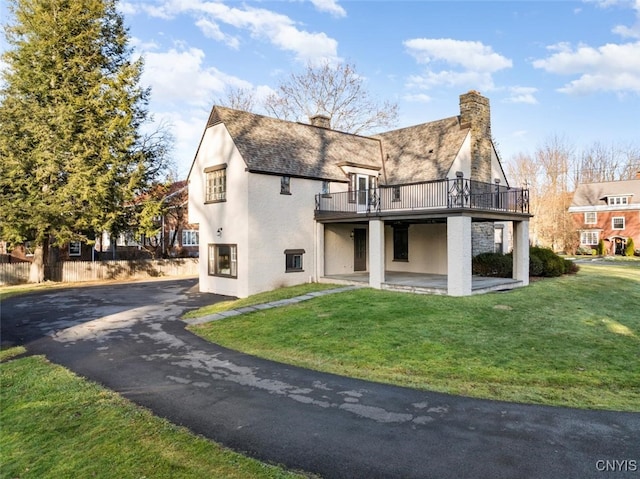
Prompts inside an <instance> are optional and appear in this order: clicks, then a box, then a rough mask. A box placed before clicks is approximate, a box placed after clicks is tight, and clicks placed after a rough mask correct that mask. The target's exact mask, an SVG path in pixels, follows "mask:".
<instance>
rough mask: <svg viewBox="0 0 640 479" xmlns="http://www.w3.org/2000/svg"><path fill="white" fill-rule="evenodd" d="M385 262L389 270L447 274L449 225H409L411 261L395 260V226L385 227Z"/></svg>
mask: <svg viewBox="0 0 640 479" xmlns="http://www.w3.org/2000/svg"><path fill="white" fill-rule="evenodd" d="M385 264H386V269H387V270H388V271H401V272H410V273H431V274H447V226H446V225H444V224H432V225H429V224H423V225H420V224H417V225H411V226H410V227H409V261H408V262H407V261H394V260H393V228H392V227H391V226H386V227H385Z"/></svg>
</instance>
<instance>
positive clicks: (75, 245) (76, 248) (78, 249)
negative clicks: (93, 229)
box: [69, 241, 82, 256]
mask: <svg viewBox="0 0 640 479" xmlns="http://www.w3.org/2000/svg"><path fill="white" fill-rule="evenodd" d="M81 254H82V243H80V241H72V242H71V243H69V256H80V255H81Z"/></svg>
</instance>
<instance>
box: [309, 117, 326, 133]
mask: <svg viewBox="0 0 640 479" xmlns="http://www.w3.org/2000/svg"><path fill="white" fill-rule="evenodd" d="M309 121H310V122H311V124H312V125H313V126H319V127H320V128H326V129H328V130H330V129H331V118H330V117H328V116H327V115H315V116H312V117H310V118H309Z"/></svg>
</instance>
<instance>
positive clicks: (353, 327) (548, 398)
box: [190, 263, 640, 411]
mask: <svg viewBox="0 0 640 479" xmlns="http://www.w3.org/2000/svg"><path fill="white" fill-rule="evenodd" d="M190 329H191V330H192V331H194V332H195V333H196V334H199V335H201V336H203V337H205V338H207V339H209V340H210V341H213V342H216V343H219V344H221V345H224V346H226V347H229V348H233V349H236V350H240V351H244V352H247V353H250V354H254V355H258V356H262V357H265V358H269V359H273V360H276V361H281V362H285V363H291V364H296V365H299V366H304V367H309V368H313V369H317V370H322V371H327V372H332V373H337V374H342V375H347V376H352V377H358V378H363V379H369V380H374V381H380V382H388V383H393V384H399V385H405V386H411V387H415V388H421V389H428V390H435V391H443V392H449V393H454V394H462V395H467V396H474V397H483V398H492V399H502V400H507V401H517V402H528V403H538V404H553V405H564V406H573V407H579V408H595V409H615V410H626V411H640V361H639V358H640V264H638V263H629V264H627V263H621V264H614V265H606V266H595V265H584V266H582V269H581V271H580V272H579V273H578V274H577V275H570V276H563V277H560V278H553V279H545V280H541V281H535V282H533V283H532V284H531V285H530V286H529V287H527V288H522V289H518V290H514V291H511V292H508V293H493V294H486V295H479V296H471V297H465V298H452V297H444V296H421V295H412V294H404V293H394V292H386V291H377V290H372V289H361V290H356V291H351V292H346V293H339V294H337V295H329V296H326V297H321V298H316V299H313V300H311V301H307V302H304V303H300V304H297V305H292V306H287V307H284V308H277V309H272V310H265V311H260V312H256V313H251V314H246V315H242V316H236V317H233V318H228V319H225V320H222V321H216V322H213V323H208V324H204V325H200V326H194V327H191V328H190Z"/></svg>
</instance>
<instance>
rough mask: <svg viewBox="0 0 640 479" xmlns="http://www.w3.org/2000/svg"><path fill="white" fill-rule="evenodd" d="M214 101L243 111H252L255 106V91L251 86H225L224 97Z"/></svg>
mask: <svg viewBox="0 0 640 479" xmlns="http://www.w3.org/2000/svg"><path fill="white" fill-rule="evenodd" d="M216 103H217V104H218V105H221V106H226V107H229V108H233V109H235V110H243V111H254V110H255V108H256V106H257V102H256V96H255V92H254V91H253V90H252V89H251V88H240V87H232V86H228V87H227V88H225V91H224V97H222V98H218V99H217V100H216Z"/></svg>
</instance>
